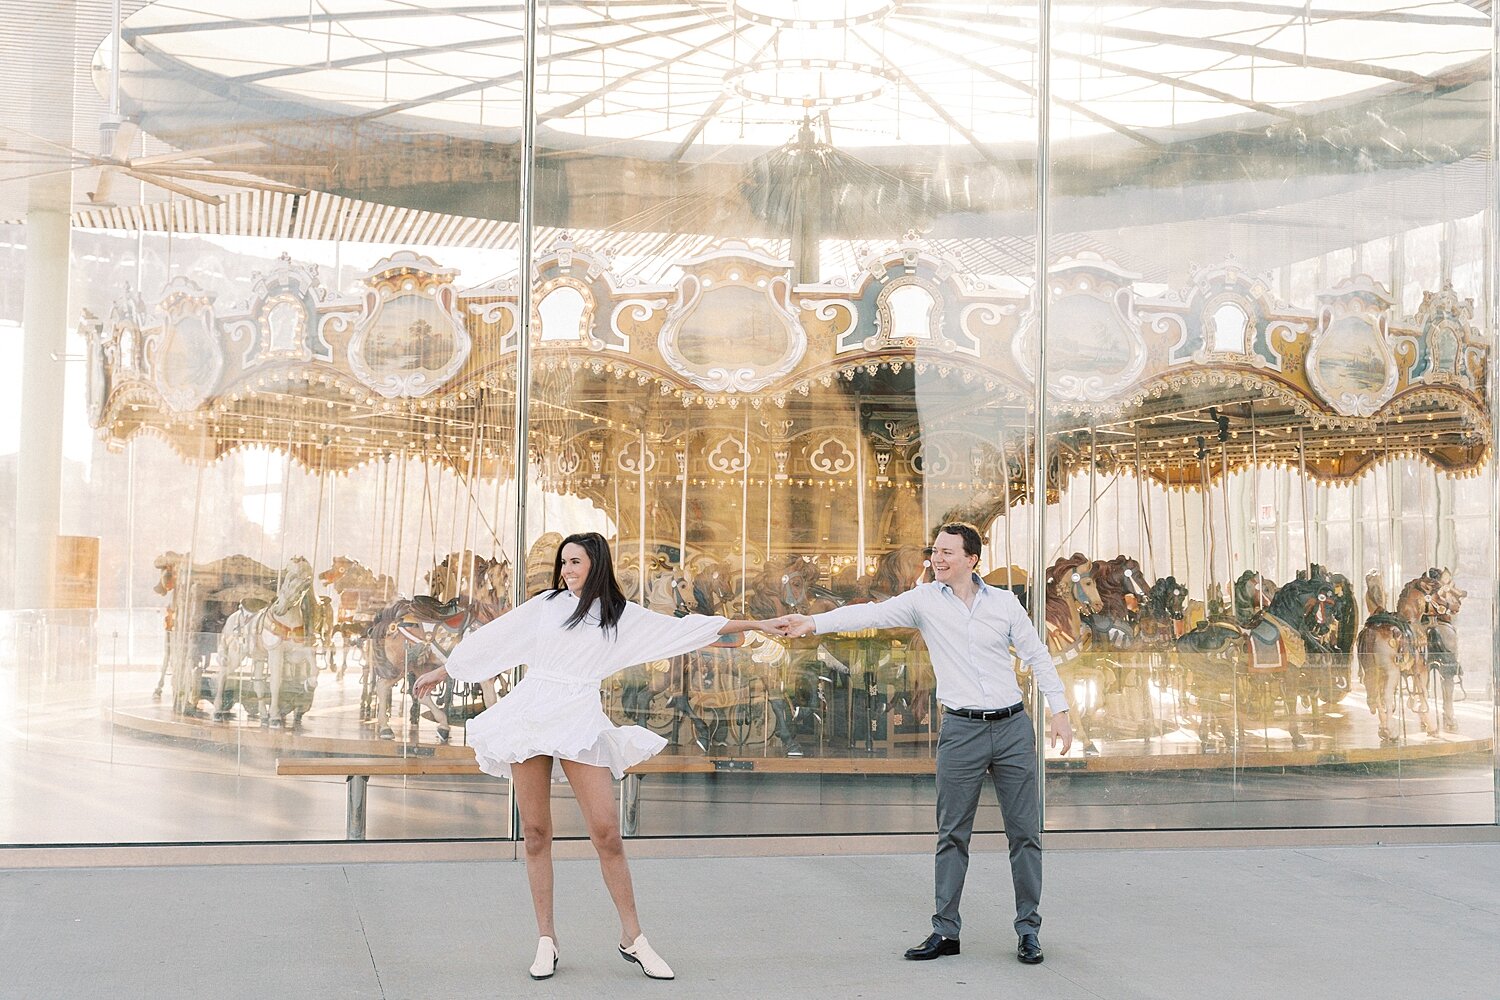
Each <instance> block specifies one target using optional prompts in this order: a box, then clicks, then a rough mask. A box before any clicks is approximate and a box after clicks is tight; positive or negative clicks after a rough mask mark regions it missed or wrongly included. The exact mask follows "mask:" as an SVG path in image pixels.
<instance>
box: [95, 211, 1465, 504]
mask: <svg viewBox="0 0 1500 1000" xmlns="http://www.w3.org/2000/svg"><path fill="white" fill-rule="evenodd" d="M674 265H675V266H674V267H673V268H672V273H673V274H674V275H675V277H674V278H673V279H672V280H670V281H666V282H661V283H648V282H643V281H641V280H639V279H636V278H631V277H624V276H621V275H619V274H617V273H615V271H614V270H613V268H612V266H611V261H610V259H609V257H608V256H607V255H604V254H599V253H595V252H593V251H591V250H589V249H588V248H586V247H581V246H578V245H576V244H575V243H573V241H571V240H569V239H562V240H559V241H558V242H557V243H555V244H554V245H553V246H552V247H551V248H549V249H548V251H547V252H546V253H545V254H544V255H543V256H542V257H541V258H540V259H539V261H538V262H537V269H536V276H537V284H536V286H535V288H534V291H533V309H534V312H533V316H532V319H531V330H532V337H533V352H532V358H533V365H534V371H533V374H532V378H533V379H534V386H533V390H534V391H533V394H532V400H533V404H534V407H535V409H536V411H537V412H536V414H535V415H533V417H532V419H533V421H534V422H536V421H540V423H538V424H537V426H538V427H540V428H545V429H546V433H545V434H543V435H542V437H544V438H546V440H540V441H538V442H537V444H536V445H535V446H536V447H537V448H538V449H539V450H540V451H542V452H545V453H546V455H547V456H550V457H549V461H552V460H554V459H555V461H554V463H553V465H552V466H551V469H552V472H551V474H552V475H553V476H554V478H555V479H556V484H557V485H558V486H559V487H560V488H564V489H570V488H574V487H575V486H576V487H578V488H583V484H585V483H587V482H598V481H601V480H603V479H604V478H606V477H608V476H611V475H615V474H617V473H618V472H620V471H624V472H627V473H631V474H634V473H642V474H644V472H645V471H650V470H652V469H656V470H659V472H660V474H662V475H675V476H692V475H698V476H701V477H703V478H705V479H711V478H714V477H717V478H719V479H723V480H726V481H729V480H737V479H739V478H741V477H743V476H746V475H759V476H761V477H763V478H766V479H772V478H777V477H779V478H781V479H787V478H789V477H790V478H798V477H800V478H803V479H806V480H808V481H809V482H811V481H812V480H820V481H821V480H825V479H826V480H833V479H837V478H839V477H840V476H843V475H846V474H847V473H848V472H849V471H850V470H851V469H852V468H853V467H854V456H855V455H856V453H858V452H860V451H861V450H862V449H864V448H865V447H866V445H867V444H868V445H869V446H870V447H872V448H873V449H874V455H873V457H872V459H871V460H872V462H873V463H875V465H876V467H877V468H878V473H879V476H880V478H882V479H886V478H891V479H893V480H895V481H908V482H918V481H920V482H922V483H924V484H927V485H932V484H934V483H938V482H944V481H948V482H951V483H967V484H969V485H970V486H972V487H973V488H974V489H975V490H978V491H979V492H982V493H986V494H988V495H992V496H999V495H1001V494H1003V495H1004V496H1005V498H1006V501H1007V502H1014V501H1017V500H1020V499H1022V498H1024V496H1025V495H1026V493H1027V486H1026V484H1025V482H1024V481H1023V480H1024V477H1022V476H1021V470H1024V468H1025V467H1026V463H1025V461H1024V455H1025V452H1026V449H1027V447H1028V445H1027V441H1026V430H1025V429H1026V428H1027V426H1028V418H1027V416H1026V414H1027V411H1028V409H1029V408H1030V407H1032V406H1033V405H1034V396H1035V392H1034V389H1033V383H1034V370H1033V364H1034V361H1033V359H1034V357H1035V348H1036V338H1037V336H1038V330H1037V324H1036V320H1035V316H1036V311H1037V310H1036V302H1035V300H1034V294H1033V295H1026V294H1021V293H1017V292H1016V291H1015V290H1014V289H1010V288H1005V287H999V286H996V285H994V284H991V283H987V282H986V281H984V280H983V279H981V278H978V277H976V276H974V275H972V274H968V273H966V272H965V271H964V270H963V269H962V267H961V266H960V265H959V264H958V263H957V262H956V261H954V260H952V259H951V258H946V257H944V256H941V255H939V254H937V253H934V252H933V250H932V248H930V247H929V246H927V245H925V244H924V243H922V242H921V241H918V240H911V241H908V242H906V243H903V244H899V245H896V246H894V247H891V248H888V249H887V250H886V251H885V252H884V253H872V254H870V255H868V256H867V257H866V258H865V259H864V260H863V261H862V262H861V269H860V271H859V272H858V276H857V278H856V279H855V280H853V281H846V280H840V281H838V282H831V283H826V284H825V283H802V284H797V283H795V282H794V281H793V280H792V266H791V262H789V261H787V260H783V259H778V258H777V257H775V256H774V255H772V254H769V253H767V252H765V251H764V250H761V249H758V248H755V247H752V246H749V245H747V244H743V243H732V244H726V245H721V246H717V247H714V248H711V249H709V250H706V251H705V252H703V253H700V254H698V255H697V256H694V257H689V258H684V259H680V260H677V261H675V262H674ZM1136 277H1138V276H1136V275H1132V274H1131V273H1130V272H1129V271H1127V270H1125V269H1123V268H1121V267H1120V266H1119V265H1118V264H1116V263H1114V262H1112V261H1109V260H1105V259H1104V258H1102V257H1100V256H1098V255H1095V254H1087V253H1084V254H1080V255H1078V256H1076V257H1073V258H1069V259H1065V260H1062V261H1060V262H1058V263H1057V264H1056V265H1054V266H1053V268H1051V270H1050V272H1049V275H1048V282H1047V294H1048V295H1049V297H1050V324H1051V326H1050V329H1049V333H1048V353H1049V358H1050V360H1049V365H1048V371H1047V386H1046V388H1047V392H1046V397H1045V398H1046V405H1047V407H1048V416H1049V425H1050V426H1051V427H1052V428H1053V430H1054V431H1055V433H1056V435H1057V437H1056V456H1055V459H1054V460H1053V475H1054V476H1055V477H1056V478H1055V479H1054V480H1053V482H1051V483H1049V488H1052V487H1054V486H1056V485H1058V484H1061V483H1064V482H1066V479H1067V477H1068V475H1070V474H1071V473H1072V472H1073V471H1076V470H1079V469H1082V468H1086V467H1090V466H1092V467H1096V468H1105V469H1135V470H1139V471H1140V472H1142V473H1143V474H1145V475H1150V476H1152V477H1153V478H1155V479H1157V480H1158V481H1159V482H1161V483H1163V484H1166V485H1172V486H1206V485H1207V484H1208V483H1210V482H1212V481H1216V480H1217V479H1218V478H1219V477H1221V476H1222V475H1224V474H1225V473H1226V472H1229V471H1233V470H1235V469H1240V468H1245V467H1248V466H1250V465H1252V464H1290V463H1297V464H1298V465H1299V466H1301V467H1303V468H1304V469H1305V471H1306V472H1307V473H1308V474H1309V475H1310V476H1312V477H1314V478H1317V479H1321V480H1326V481H1346V480H1349V479H1351V478H1353V477H1356V476H1358V475H1359V474H1361V473H1362V472H1364V471H1365V470H1366V469H1368V468H1369V467H1370V466H1371V465H1372V464H1374V463H1375V462H1377V461H1379V460H1381V459H1382V458H1390V457H1396V456H1415V457H1419V458H1421V459H1423V460H1425V461H1427V462H1429V463H1431V464H1432V465H1433V466H1435V467H1437V468H1438V469H1440V470H1443V471H1445V472H1448V473H1451V474H1465V473H1468V472H1472V471H1474V470H1476V469H1477V468H1478V467H1479V466H1480V465H1481V464H1482V463H1483V462H1484V460H1485V458H1486V457H1487V455H1488V453H1489V448H1490V443H1491V427H1490V423H1489V420H1488V417H1487V412H1488V411H1487V409H1486V407H1485V405H1484V398H1485V391H1486V383H1485V379H1486V372H1487V370H1488V364H1489V360H1488V359H1489V345H1488V342H1487V341H1486V340H1485V339H1484V338H1483V337H1482V336H1481V335H1480V332H1479V331H1478V329H1477V328H1476V327H1475V325H1474V322H1473V305H1472V303H1471V302H1470V301H1468V300H1463V299H1460V298H1459V296H1457V295H1456V294H1455V293H1454V291H1453V289H1452V288H1451V287H1450V286H1446V285H1445V286H1444V287H1442V288H1438V289H1433V290H1431V291H1428V292H1427V293H1425V294H1424V296H1423V298H1422V303H1421V306H1420V308H1419V309H1418V310H1417V313H1416V315H1414V316H1400V315H1398V314H1397V313H1396V311H1395V303H1394V301H1393V299H1392V296H1391V294H1390V293H1389V291H1388V290H1386V289H1385V288H1384V287H1383V286H1382V285H1381V284H1380V283H1378V282H1376V281H1374V280H1372V279H1370V278H1368V277H1365V276H1355V277H1352V278H1349V279H1346V280H1344V281H1342V282H1340V283H1338V284H1336V285H1334V286H1333V287H1331V288H1327V289H1325V290H1323V291H1321V292H1319V293H1318V294H1317V296H1316V298H1315V300H1314V301H1312V302H1310V303H1306V304H1302V305H1297V306H1293V305H1288V304H1286V303H1283V302H1280V301H1278V300H1277V299H1276V298H1275V297H1274V296H1273V295H1272V294H1271V293H1270V291H1269V289H1268V287H1267V285H1266V284H1265V283H1264V282H1263V281H1262V280H1260V279H1258V278H1256V277H1255V276H1253V275H1251V274H1249V273H1247V272H1245V271H1244V270H1243V269H1241V268H1240V267H1238V266H1237V265H1236V264H1234V263H1233V262H1228V263H1226V264H1224V265H1221V266H1218V267H1214V268H1206V269H1201V270H1200V271H1198V272H1197V274H1196V275H1195V277H1194V281H1193V284H1192V285H1191V286H1189V287H1186V288H1183V289H1178V290H1174V291H1171V292H1169V293H1167V294H1164V295H1162V296H1157V297H1149V296H1144V295H1142V294H1141V293H1140V292H1138V291H1137V288H1136V283H1135V278H1136ZM458 279H459V275H458V274H457V272H456V271H454V270H453V269H451V268H446V267H443V266H442V265H441V264H440V263H438V262H437V261H434V260H432V259H430V258H427V257H423V256H420V255H417V254H414V253H411V252H402V253H398V254H396V255H394V256H392V257H389V258H386V259H384V260H381V261H379V262H377V263H375V264H374V265H373V266H372V267H371V268H370V269H369V270H368V271H367V272H366V273H365V274H364V277H363V289H362V291H361V293H360V294H358V295H351V296H348V297H340V296H334V295H330V294H329V293H328V292H327V291H326V290H325V289H324V288H323V287H322V286H321V283H320V280H319V278H318V275H317V272H316V270H315V269H314V268H310V267H307V266H304V265H299V264H296V263H295V262H293V261H291V260H290V259H284V260H283V261H282V262H281V263H280V265H279V266H278V267H276V268H275V269H274V270H273V271H271V272H269V273H267V274H265V275H261V276H259V277H258V279H257V284H256V290H255V294H254V296H253V298H252V300H251V301H250V302H249V303H248V305H247V306H245V307H244V308H240V309H233V310H228V309H221V308H220V307H219V306H218V305H217V303H216V302H215V298H214V296H213V295H211V294H210V293H208V292H206V291H205V290H204V289H202V288H200V287H198V286H197V285H196V284H194V283H193V282H192V281H190V280H188V279H185V278H178V279H175V280H174V281H173V282H172V284H171V285H169V286H168V287H167V289H166V290H165V291H164V293H163V294H162V296H161V297H160V298H159V299H157V300H156V301H153V302H149V303H148V302H146V301H144V300H143V299H141V298H140V297H139V296H134V295H132V296H127V297H125V298H123V299H121V300H120V301H119V302H117V303H116V305H115V307H114V308H113V309H112V310H111V312H110V314H109V315H108V316H107V317H97V318H96V317H92V316H90V317H86V319H85V328H84V331H83V332H84V334H85V336H86V338H87V341H88V344H89V348H90V365H89V371H90V397H89V398H90V405H91V407H92V409H93V416H94V420H95V422H96V425H97V426H98V427H99V429H100V432H101V434H102V435H104V436H105V437H106V438H107V439H109V440H111V441H117V442H118V441H123V440H126V439H128V438H129V437H130V436H131V435H133V434H135V433H138V432H141V431H143V430H151V431H154V432H156V433H159V434H162V435H164V436H166V437H167V439H168V440H169V441H171V442H172V443H173V445H174V446H175V447H176V448H177V449H178V450H179V451H180V452H181V453H183V454H184V455H189V456H192V457H196V458H200V459H212V458H215V457H217V456H218V455H220V454H223V453H224V452H226V451H229V450H232V449H234V448H237V447H241V446H245V445H249V444H255V445H265V446H271V447H276V448H282V449H287V450H290V451H291V452H292V453H293V454H294V455H296V456H297V457H298V459H299V460H300V461H301V462H302V463H303V464H305V465H307V466H309V467H310V468H314V469H321V470H330V471H339V470H346V469H349V468H352V467H354V466H357V465H359V464H362V463H364V462H367V461H371V460H374V459H377V458H380V457H383V456H387V455H396V454H399V455H419V456H423V457H426V458H428V459H431V460H434V461H439V462H442V463H445V464H448V465H450V466H452V467H453V468H455V469H456V470H458V471H460V472H468V473H479V474H486V475H504V474H505V470H506V468H507V466H508V462H507V459H506V454H507V449H508V448H509V446H510V440H511V438H510V435H511V430H510V428H511V427H513V421H514V413H513V409H514V385H515V380H516V377H517V376H516V372H515V359H516V337H517V329H518V322H517V320H518V314H517V310H518V302H519V296H518V294H517V288H516V285H515V281H514V279H502V280H497V281H492V282H489V283H487V284H484V285H480V286H477V287H469V288H464V287H462V286H461V285H460V283H459V280H458ZM736 411H743V416H742V415H740V414H739V413H736V415H735V416H733V417H732V418H731V417H725V416H723V414H725V413H726V412H729V413H735V412H736ZM851 411H853V412H855V413H856V415H855V417H854V418H853V419H852V420H851V418H850V417H849V416H848V414H849V413H850V412H851ZM750 414H754V417H753V419H752V417H751V416H750ZM919 414H920V418H919ZM708 423H716V424H718V423H721V424H723V425H724V433H723V435H721V436H722V437H723V440H722V441H717V443H716V448H715V447H711V445H714V444H715V443H714V442H706V441H705V442H704V448H703V453H702V454H701V455H697V454H696V451H697V449H694V451H695V455H694V456H686V455H684V456H682V457H680V458H679V459H677V460H676V461H673V459H672V455H671V453H672V451H673V450H674V448H676V447H677V446H676V445H674V444H673V442H674V441H680V440H682V439H683V436H684V435H689V434H692V433H694V431H695V429H698V428H701V427H703V426H705V425H706V424H708ZM822 431H827V433H821V432H822ZM534 436H535V435H534ZM653 448H655V449H656V451H659V452H660V454H659V455H658V454H656V453H655V452H654V451H653V450H652V449H653ZM559 456H560V457H559ZM648 466H649V469H648V468H647V467H648Z"/></svg>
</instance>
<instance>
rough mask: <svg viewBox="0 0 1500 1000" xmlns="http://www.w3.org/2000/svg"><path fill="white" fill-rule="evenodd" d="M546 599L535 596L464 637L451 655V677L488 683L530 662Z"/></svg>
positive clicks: (449, 659) (449, 660)
mask: <svg viewBox="0 0 1500 1000" xmlns="http://www.w3.org/2000/svg"><path fill="white" fill-rule="evenodd" d="M546 599H547V598H546V595H538V596H536V597H533V598H532V599H531V600H529V601H527V602H526V603H525V604H522V605H521V606H520V607H518V608H513V609H512V610H510V611H508V612H506V613H505V614H503V615H501V616H500V617H499V618H496V619H495V620H494V621H492V622H489V623H488V624H485V625H481V626H480V627H479V628H478V629H476V630H474V631H473V632H470V633H469V634H468V635H466V636H464V637H463V639H462V640H460V641H459V643H458V645H457V646H455V647H453V652H452V653H449V654H448V662H447V664H446V666H447V670H448V676H449V677H452V678H453V679H454V680H456V681H470V682H472V681H482V680H488V679H489V678H491V677H494V676H495V675H497V674H499V673H501V672H502V671H506V670H509V669H511V668H512V667H515V666H519V665H520V664H522V663H526V662H527V661H528V660H530V659H531V656H532V650H533V648H534V645H535V641H536V622H537V617H538V615H537V612H538V610H539V605H538V602H539V601H544V600H546Z"/></svg>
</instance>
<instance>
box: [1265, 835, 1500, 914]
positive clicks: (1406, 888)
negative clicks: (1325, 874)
mask: <svg viewBox="0 0 1500 1000" xmlns="http://www.w3.org/2000/svg"><path fill="white" fill-rule="evenodd" d="M1395 846H1399V847H1406V846H1408V845H1395ZM1410 846H1411V847H1413V848H1420V847H1421V846H1422V845H1420V844H1413V845H1410ZM1315 850H1320V848H1299V849H1297V850H1294V851H1293V852H1292V853H1294V854H1298V855H1301V856H1302V857H1304V858H1307V859H1308V860H1310V861H1320V862H1322V863H1323V864H1325V865H1330V866H1334V860H1333V859H1332V858H1329V857H1319V856H1318V855H1316V854H1313V853H1311V852H1312V851H1315ZM1336 867H1337V868H1338V869H1339V871H1340V872H1341V873H1343V874H1344V875H1358V876H1360V877H1362V878H1365V879H1368V880H1370V881H1372V882H1379V883H1380V884H1381V885H1384V886H1387V887H1389V888H1391V889H1396V890H1398V891H1402V892H1419V893H1421V894H1422V895H1424V896H1430V897H1431V898H1433V899H1440V900H1442V901H1443V902H1445V903H1452V904H1453V905H1454V906H1461V907H1463V908H1464V909H1466V910H1472V911H1474V912H1476V913H1487V914H1489V915H1490V916H1500V909H1492V908H1490V907H1488V906H1481V905H1479V904H1478V903H1474V902H1470V901H1468V900H1464V899H1455V898H1454V897H1452V896H1445V895H1443V894H1442V893H1440V892H1433V891H1432V890H1431V889H1429V888H1427V887H1426V886H1424V885H1420V884H1418V885H1415V886H1413V885H1411V884H1409V883H1405V882H1396V881H1394V880H1392V879H1389V878H1387V877H1385V876H1384V875H1382V874H1380V873H1379V872H1366V871H1359V870H1357V869H1354V868H1350V867H1348V866H1347V865H1336Z"/></svg>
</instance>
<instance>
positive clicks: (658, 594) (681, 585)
mask: <svg viewBox="0 0 1500 1000" xmlns="http://www.w3.org/2000/svg"><path fill="white" fill-rule="evenodd" d="M645 603H646V607H648V608H650V609H651V610H652V611H656V612H660V613H661V614H664V615H672V616H673V617H675V618H681V617H683V616H684V615H688V614H691V613H692V612H693V608H694V607H695V606H696V603H697V602H696V598H695V597H694V595H693V582H692V581H691V580H689V579H688V576H687V574H686V573H684V572H683V571H682V570H681V568H680V567H675V568H674V567H671V566H667V567H665V568H663V569H662V570H661V571H660V572H658V573H656V574H654V575H652V576H651V578H650V582H649V583H647V584H646V602H645Z"/></svg>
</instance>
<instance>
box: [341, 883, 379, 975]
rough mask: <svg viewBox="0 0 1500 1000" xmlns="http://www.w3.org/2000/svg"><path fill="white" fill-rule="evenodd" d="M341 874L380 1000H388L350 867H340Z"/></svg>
mask: <svg viewBox="0 0 1500 1000" xmlns="http://www.w3.org/2000/svg"><path fill="white" fill-rule="evenodd" d="M339 872H340V873H341V874H342V875H343V876H344V886H345V888H347V889H348V890H349V905H351V906H352V907H354V919H356V920H358V921H359V936H360V940H362V941H364V943H365V952H366V954H368V955H369V956H370V971H371V972H373V973H375V988H376V989H378V990H379V991H380V1000H386V996H385V983H383V982H381V979H380V966H379V965H378V964H377V963H376V961H375V949H374V948H373V947H371V946H370V934H369V932H368V931H367V930H365V915H364V914H363V913H360V912H359V897H358V895H356V893H355V891H354V883H353V882H352V881H351V880H350V878H349V866H348V865H339Z"/></svg>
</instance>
